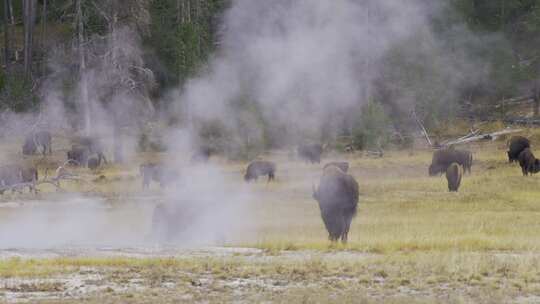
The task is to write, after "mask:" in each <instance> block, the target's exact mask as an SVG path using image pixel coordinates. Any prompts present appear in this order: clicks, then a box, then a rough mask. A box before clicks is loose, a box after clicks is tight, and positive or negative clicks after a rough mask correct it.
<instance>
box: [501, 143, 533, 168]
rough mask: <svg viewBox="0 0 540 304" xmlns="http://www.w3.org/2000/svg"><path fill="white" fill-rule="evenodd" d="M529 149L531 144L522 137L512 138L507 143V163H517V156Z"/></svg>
mask: <svg viewBox="0 0 540 304" xmlns="http://www.w3.org/2000/svg"><path fill="white" fill-rule="evenodd" d="M530 147H531V143H530V142H529V140H528V139H527V138H526V137H523V136H512V138H510V140H509V141H508V152H506V153H507V154H508V162H510V163H512V162H514V161H518V157H519V154H520V153H521V152H522V151H523V150H525V149H527V148H530Z"/></svg>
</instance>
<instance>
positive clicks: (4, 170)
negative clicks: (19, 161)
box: [0, 165, 22, 194]
mask: <svg viewBox="0 0 540 304" xmlns="http://www.w3.org/2000/svg"><path fill="white" fill-rule="evenodd" d="M21 174H22V167H21V166H19V165H5V166H1V167H0V188H1V190H0V194H4V191H5V190H6V188H8V187H11V186H13V185H16V184H18V183H20V182H21V181H22V175H21Z"/></svg>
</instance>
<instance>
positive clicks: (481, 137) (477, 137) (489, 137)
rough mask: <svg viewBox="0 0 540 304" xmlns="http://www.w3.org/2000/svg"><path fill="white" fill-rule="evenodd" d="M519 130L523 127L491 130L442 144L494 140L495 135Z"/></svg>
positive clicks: (449, 144) (450, 144)
mask: <svg viewBox="0 0 540 304" xmlns="http://www.w3.org/2000/svg"><path fill="white" fill-rule="evenodd" d="M521 131H523V129H510V130H501V131H497V132H492V133H486V134H479V135H475V136H471V137H467V138H462V139H459V138H458V139H456V140H452V141H449V142H446V143H445V144H444V146H445V147H448V146H452V145H458V144H465V143H470V142H474V141H479V140H495V139H497V137H499V136H501V135H506V134H512V133H518V132H521Z"/></svg>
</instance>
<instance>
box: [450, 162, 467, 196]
mask: <svg viewBox="0 0 540 304" xmlns="http://www.w3.org/2000/svg"><path fill="white" fill-rule="evenodd" d="M462 176H463V168H462V167H461V166H460V165H459V164H458V163H451V164H450V166H448V168H447V169H446V180H447V181H448V191H450V192H457V191H458V189H459V185H460V184H461V177H462Z"/></svg>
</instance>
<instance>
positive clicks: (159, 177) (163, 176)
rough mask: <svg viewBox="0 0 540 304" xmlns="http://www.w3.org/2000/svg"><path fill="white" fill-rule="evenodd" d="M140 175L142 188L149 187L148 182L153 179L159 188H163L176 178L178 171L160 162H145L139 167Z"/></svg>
mask: <svg viewBox="0 0 540 304" xmlns="http://www.w3.org/2000/svg"><path fill="white" fill-rule="evenodd" d="M139 172H140V174H141V176H142V188H143V189H148V188H150V183H151V182H152V181H155V182H157V183H159V186H160V187H161V188H165V187H166V186H167V185H168V184H169V183H171V182H173V181H175V180H177V179H178V173H177V172H176V171H175V170H173V169H170V168H166V167H165V166H164V165H162V164H157V163H147V164H142V165H140V167H139Z"/></svg>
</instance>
